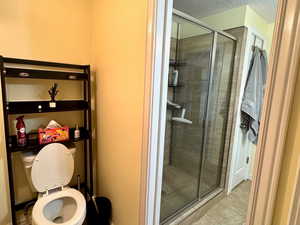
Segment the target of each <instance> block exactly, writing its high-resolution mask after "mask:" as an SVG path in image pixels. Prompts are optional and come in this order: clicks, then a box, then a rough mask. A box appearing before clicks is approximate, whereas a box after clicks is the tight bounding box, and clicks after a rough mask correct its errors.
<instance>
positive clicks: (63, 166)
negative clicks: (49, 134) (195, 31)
mask: <svg viewBox="0 0 300 225" xmlns="http://www.w3.org/2000/svg"><path fill="white" fill-rule="evenodd" d="M75 152H76V150H75V149H68V148H67V147H66V146H65V145H63V144H59V143H52V144H48V145H46V146H45V147H43V148H42V149H41V150H40V152H39V153H38V154H37V155H35V154H33V153H24V154H22V161H23V163H24V166H25V172H26V176H27V178H28V181H29V183H30V186H31V188H32V190H33V191H35V192H38V200H37V201H36V203H35V204H34V206H33V210H32V224H33V225H57V224H60V225H82V224H83V222H84V219H85V215H86V201H85V198H84V196H83V195H82V194H81V192H79V191H78V190H76V189H74V188H70V187H68V186H67V185H68V184H69V183H70V181H71V179H72V176H73V172H74V158H73V155H74V154H75Z"/></svg>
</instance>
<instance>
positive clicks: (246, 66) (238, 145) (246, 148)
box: [227, 27, 266, 193]
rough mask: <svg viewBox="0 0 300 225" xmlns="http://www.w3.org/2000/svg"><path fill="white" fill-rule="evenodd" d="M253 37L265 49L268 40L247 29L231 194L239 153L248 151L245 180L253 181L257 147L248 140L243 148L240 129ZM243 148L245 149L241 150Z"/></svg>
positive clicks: (235, 132) (231, 177)
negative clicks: (254, 157) (254, 151)
mask: <svg viewBox="0 0 300 225" xmlns="http://www.w3.org/2000/svg"><path fill="white" fill-rule="evenodd" d="M253 35H256V36H258V37H259V38H261V39H262V40H263V41H264V47H266V38H265V37H264V36H263V35H261V34H260V33H259V32H257V30H256V29H255V28H252V27H247V39H246V46H245V52H244V54H245V55H244V62H243V71H242V78H241V80H240V90H239V100H238V105H237V107H238V109H237V114H236V117H237V119H236V123H235V125H234V138H233V148H232V156H231V159H230V160H229V162H230V169H229V170H230V171H229V177H228V180H229V181H228V190H227V193H230V192H231V191H232V190H233V189H234V188H235V184H234V183H233V182H234V172H235V163H236V160H235V159H236V157H237V154H238V151H247V155H248V157H249V158H250V161H249V163H248V165H246V161H245V166H246V167H247V174H245V177H244V180H246V179H250V180H251V179H252V176H251V165H252V162H251V160H253V159H251V157H250V156H251V151H253V148H255V149H256V146H254V145H253V144H252V143H251V142H250V141H249V140H248V139H247V141H246V143H245V144H244V145H243V146H242V145H241V142H242V138H243V137H242V136H243V135H244V134H243V132H242V130H241V129H240V122H241V120H240V117H241V113H240V112H241V104H242V99H243V93H244V89H245V88H244V87H245V85H246V80H247V76H248V70H249V63H250V60H251V56H252V45H253V42H252V41H253V38H252V37H253ZM241 147H242V148H243V149H241Z"/></svg>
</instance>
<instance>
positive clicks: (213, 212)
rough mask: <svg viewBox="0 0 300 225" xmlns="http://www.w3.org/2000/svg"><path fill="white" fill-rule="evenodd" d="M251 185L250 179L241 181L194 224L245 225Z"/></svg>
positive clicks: (193, 224)
mask: <svg viewBox="0 0 300 225" xmlns="http://www.w3.org/2000/svg"><path fill="white" fill-rule="evenodd" d="M250 187H251V182H250V181H246V182H243V183H241V184H240V185H239V186H238V187H237V188H235V190H234V191H233V192H232V193H231V194H230V195H228V196H226V197H225V198H223V199H222V200H221V201H220V202H218V203H217V204H216V205H215V206H213V207H212V208H211V209H209V210H208V211H207V213H206V214H205V215H204V216H202V217H201V218H200V220H198V221H197V222H194V223H192V225H243V224H244V223H245V221H246V215H247V208H248V200H249V193H250Z"/></svg>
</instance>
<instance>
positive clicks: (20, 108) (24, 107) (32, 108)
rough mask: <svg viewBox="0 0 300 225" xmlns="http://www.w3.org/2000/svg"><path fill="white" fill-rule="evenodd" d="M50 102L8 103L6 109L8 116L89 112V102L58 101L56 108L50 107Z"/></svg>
mask: <svg viewBox="0 0 300 225" xmlns="http://www.w3.org/2000/svg"><path fill="white" fill-rule="evenodd" d="M49 102H50V101H16V102H7V103H6V109H7V111H8V114H28V113H45V112H64V111H80V110H87V109H88V107H89V105H88V102H86V101H83V100H72V101H56V107H55V108H50V107H49Z"/></svg>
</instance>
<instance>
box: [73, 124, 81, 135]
mask: <svg viewBox="0 0 300 225" xmlns="http://www.w3.org/2000/svg"><path fill="white" fill-rule="evenodd" d="M74 138H75V139H78V138H80V130H79V127H78V124H76V126H75V131H74Z"/></svg>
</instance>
